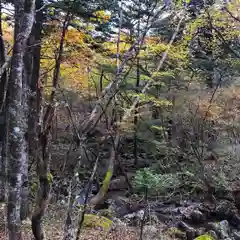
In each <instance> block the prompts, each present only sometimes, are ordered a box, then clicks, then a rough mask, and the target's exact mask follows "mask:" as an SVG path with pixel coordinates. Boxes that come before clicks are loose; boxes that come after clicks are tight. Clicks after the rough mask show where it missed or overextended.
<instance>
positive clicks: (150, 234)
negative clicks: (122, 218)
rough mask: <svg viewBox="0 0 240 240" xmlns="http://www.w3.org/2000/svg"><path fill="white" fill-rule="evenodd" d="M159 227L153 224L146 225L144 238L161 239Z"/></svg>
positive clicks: (147, 239) (146, 239) (149, 239)
mask: <svg viewBox="0 0 240 240" xmlns="http://www.w3.org/2000/svg"><path fill="white" fill-rule="evenodd" d="M158 235H159V234H158V229H157V228H156V227H155V226H153V225H146V226H144V228H143V239H144V240H159V237H158Z"/></svg>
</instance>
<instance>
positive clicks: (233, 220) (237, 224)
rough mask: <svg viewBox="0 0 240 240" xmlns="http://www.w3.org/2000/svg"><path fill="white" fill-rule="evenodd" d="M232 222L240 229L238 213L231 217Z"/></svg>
mask: <svg viewBox="0 0 240 240" xmlns="http://www.w3.org/2000/svg"><path fill="white" fill-rule="evenodd" d="M230 224H231V225H232V226H234V227H235V228H237V229H238V230H240V217H239V216H238V215H237V214H233V216H232V218H231V219H230Z"/></svg>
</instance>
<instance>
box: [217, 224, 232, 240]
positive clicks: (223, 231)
mask: <svg viewBox="0 0 240 240" xmlns="http://www.w3.org/2000/svg"><path fill="white" fill-rule="evenodd" d="M219 227H220V228H219V231H220V237H222V238H223V239H224V238H227V237H229V233H230V226H229V223H228V221H227V220H223V221H221V222H220V223H219Z"/></svg>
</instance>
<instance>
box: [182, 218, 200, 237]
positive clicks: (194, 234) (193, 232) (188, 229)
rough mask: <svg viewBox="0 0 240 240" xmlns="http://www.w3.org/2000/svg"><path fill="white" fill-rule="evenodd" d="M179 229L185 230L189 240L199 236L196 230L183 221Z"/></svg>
mask: <svg viewBox="0 0 240 240" xmlns="http://www.w3.org/2000/svg"><path fill="white" fill-rule="evenodd" d="M178 227H179V229H181V230H183V231H184V232H186V236H187V239H188V240H192V239H194V238H195V237H197V236H198V235H199V232H198V231H197V230H196V229H194V228H193V227H191V226H189V225H188V224H187V223H185V222H183V221H181V222H180V223H179V224H178Z"/></svg>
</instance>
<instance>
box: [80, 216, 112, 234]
mask: <svg viewBox="0 0 240 240" xmlns="http://www.w3.org/2000/svg"><path fill="white" fill-rule="evenodd" d="M112 224H113V222H112V221H111V220H110V219H108V218H106V217H103V216H97V215H94V214H85V215H84V222H83V226H84V227H86V228H95V227H101V228H102V229H103V230H105V231H108V230H109V229H110V228H111V227H112Z"/></svg>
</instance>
